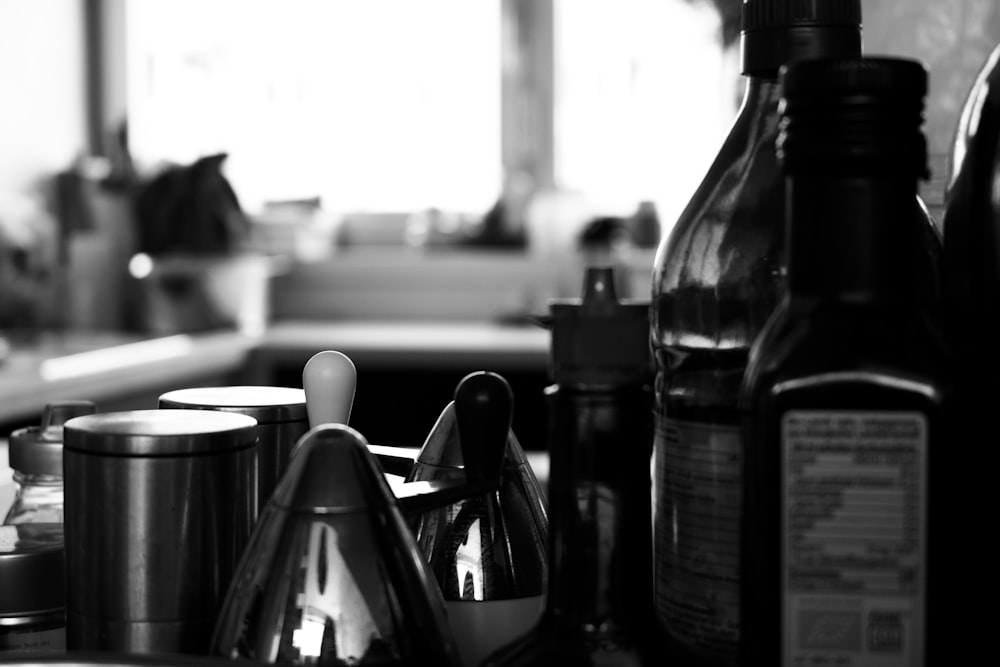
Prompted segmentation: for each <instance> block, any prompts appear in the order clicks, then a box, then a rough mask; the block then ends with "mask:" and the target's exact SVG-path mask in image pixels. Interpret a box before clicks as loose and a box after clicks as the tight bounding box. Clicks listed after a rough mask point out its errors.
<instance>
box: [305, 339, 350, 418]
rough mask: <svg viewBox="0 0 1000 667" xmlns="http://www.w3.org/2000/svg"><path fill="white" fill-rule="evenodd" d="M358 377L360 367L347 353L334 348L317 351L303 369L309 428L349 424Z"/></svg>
mask: <svg viewBox="0 0 1000 667" xmlns="http://www.w3.org/2000/svg"><path fill="white" fill-rule="evenodd" d="M357 380H358V372H357V369H356V368H355V367H354V362H353V361H351V359H350V357H348V356H347V355H346V354H344V353H342V352H336V351H334V350H324V351H322V352H317V353H316V354H314V355H313V356H312V357H311V358H310V359H309V361H307V362H306V365H305V366H304V367H303V369H302V389H303V391H305V394H306V415H307V416H308V418H309V428H316V427H317V426H320V425H322V424H347V422H348V420H349V419H350V417H351V408H352V407H353V405H354V389H355V386H356V385H357Z"/></svg>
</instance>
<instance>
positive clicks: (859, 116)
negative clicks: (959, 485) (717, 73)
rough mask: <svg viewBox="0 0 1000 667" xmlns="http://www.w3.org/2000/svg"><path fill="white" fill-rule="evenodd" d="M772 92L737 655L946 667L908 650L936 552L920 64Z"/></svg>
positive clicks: (938, 401) (937, 486)
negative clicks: (779, 268) (783, 261)
mask: <svg viewBox="0 0 1000 667" xmlns="http://www.w3.org/2000/svg"><path fill="white" fill-rule="evenodd" d="M781 85H782V95H783V99H782V110H783V120H782V130H781V135H780V137H779V139H778V157H779V161H780V162H781V164H782V167H783V170H784V172H785V174H786V176H787V191H788V211H787V224H788V227H787V243H788V255H787V276H788V292H787V296H786V298H785V299H783V301H782V303H781V305H780V306H779V309H778V310H777V312H776V313H775V314H774V316H773V317H772V318H771V319H770V320H769V322H768V324H767V326H766V327H765V329H764V331H762V333H761V334H760V336H759V337H758V339H757V341H756V342H755V344H754V346H753V348H752V351H751V355H750V359H749V363H748V367H747V372H746V377H745V384H744V385H743V388H742V393H741V409H742V414H743V417H744V419H743V440H744V448H745V449H744V465H743V470H744V485H743V489H744V492H743V517H744V521H743V525H742V533H741V534H742V550H741V574H742V579H741V580H742V586H741V605H742V610H743V614H742V618H743V638H742V641H741V647H742V651H741V658H742V661H743V663H744V664H747V665H773V666H775V667H778V666H785V667H792V666H793V665H816V664H826V665H845V666H859V665H878V666H879V667H895V666H899V667H902V666H903V665H905V666H907V667H918V666H922V665H941V664H950V663H949V662H947V661H945V662H942V661H940V660H933V659H932V658H931V657H930V654H929V652H928V651H929V649H930V643H929V642H930V637H931V636H933V629H934V627H935V623H936V622H937V620H938V619H937V618H936V617H935V616H933V615H932V613H931V611H932V606H933V605H931V604H930V601H931V599H932V598H933V597H934V596H935V595H936V589H935V588H934V587H935V586H941V585H942V582H943V581H945V580H944V579H942V578H941V576H940V575H941V573H942V572H943V570H942V568H941V567H940V564H941V562H942V560H943V559H944V558H946V557H947V556H946V555H945V554H947V551H948V550H949V549H954V548H955V546H956V545H954V544H951V545H949V544H947V543H945V542H944V541H942V535H943V533H941V532H939V531H937V529H938V528H940V527H942V526H943V522H939V521H936V520H935V518H934V517H935V515H934V514H932V506H931V503H938V505H937V508H938V509H937V510H935V511H939V510H940V508H941V507H943V505H941V504H940V503H946V502H949V501H948V500H947V495H948V489H947V487H946V485H945V484H944V481H943V480H944V478H943V477H942V473H943V471H944V470H946V468H947V465H948V460H949V459H952V458H954V455H955V451H954V450H952V451H948V448H949V447H951V446H952V445H953V444H954V443H952V442H951V441H950V440H951V437H952V432H951V421H950V410H951V406H952V401H953V390H954V378H953V373H954V370H953V365H952V359H951V354H950V351H949V349H948V346H947V345H946V343H945V339H944V335H943V332H942V330H941V326H940V320H939V319H938V318H937V317H936V316H935V314H934V313H933V312H932V308H931V306H929V305H928V303H927V302H926V299H925V297H924V295H923V294H922V293H921V281H920V279H919V276H920V275H921V273H923V272H925V271H927V267H926V266H925V265H924V264H923V262H922V258H921V252H922V250H921V247H920V244H921V238H920V234H919V229H918V228H916V227H915V226H914V225H913V224H912V223H913V217H912V201H913V197H914V194H915V193H916V191H917V185H918V181H919V180H920V179H921V178H925V177H926V176H927V166H926V165H927V148H926V141H925V139H924V135H923V133H922V122H923V109H924V97H925V95H926V93H927V73H926V70H925V68H924V67H923V65H922V64H920V63H918V62H916V61H912V60H908V59H899V58H867V59H860V58H859V59H851V60H826V61H810V62H797V63H794V64H791V65H789V66H788V67H787V68H786V69H785V70H784V71H783V74H782V78H781ZM956 516H957V515H956ZM956 516H952V517H950V518H949V517H947V516H945V515H941V518H943V519H946V520H949V521H954V520H956ZM932 539H933V540H935V542H934V546H933V547H932V543H931V540H932ZM935 549H937V550H936V551H935ZM931 565H933V566H934V567H936V568H938V569H936V570H932V569H931ZM944 574H945V575H946V576H947V575H948V573H947V572H945V573H944ZM935 577H937V578H936V579H935ZM934 611H936V612H940V613H941V614H942V615H943V614H954V613H955V612H956V611H957V609H945V608H943V607H942V606H941V605H940V602H938V603H937V606H935V607H934Z"/></svg>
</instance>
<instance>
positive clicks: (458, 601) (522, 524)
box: [406, 371, 549, 665]
mask: <svg viewBox="0 0 1000 667" xmlns="http://www.w3.org/2000/svg"><path fill="white" fill-rule="evenodd" d="M473 380H475V381H479V382H482V383H489V384H492V385H493V386H494V387H495V389H494V391H495V392H496V393H497V394H506V395H508V396H511V391H510V387H509V385H508V384H507V381H506V380H504V379H503V377H502V376H500V375H498V374H496V373H490V372H486V371H480V372H477V373H472V374H470V375H468V376H466V377H465V378H463V379H462V380H461V381H460V382H459V385H458V387H457V388H456V397H458V398H457V400H455V401H451V402H450V403H449V404H448V405H447V406H446V407H445V409H444V410H443V411H442V413H441V415H440V416H439V417H438V420H437V422H436V423H435V424H434V427H433V428H432V429H431V431H430V433H429V435H428V437H427V439H426V441H425V442H424V445H423V447H421V449H420V453H419V454H418V456H417V459H416V461H415V463H414V465H413V468H412V469H411V470H410V472H409V474H408V475H407V477H406V481H408V482H417V481H443V480H452V479H461V478H462V477H464V474H465V472H464V467H465V463H464V458H463V455H462V452H463V449H465V448H467V447H477V448H478V447H486V448H490V447H497V446H499V447H501V448H502V449H503V450H504V462H503V468H502V472H501V480H500V487H499V488H498V489H497V490H495V491H492V492H490V493H487V494H483V495H481V496H479V497H475V498H469V499H466V500H461V501H459V502H457V503H455V504H452V505H448V506H446V507H442V508H438V509H433V510H430V511H428V512H425V513H423V514H421V515H419V516H418V517H416V518H415V520H414V521H413V524H412V525H413V530H414V533H415V535H416V539H417V544H418V545H419V547H420V549H421V552H422V553H423V554H424V556H425V558H426V559H427V561H428V564H429V565H430V567H431V570H433V572H434V575H435V577H436V578H437V581H438V584H439V585H440V587H441V592H442V594H443V595H444V599H445V604H446V605H447V608H448V615H449V620H450V622H451V624H452V628H453V629H454V631H455V637H456V640H457V642H458V645H459V652H460V653H461V656H462V663H463V664H464V665H478V664H479V662H480V661H481V660H482V659H483V658H484V657H485V656H486V655H487V654H488V653H490V652H491V651H493V650H494V649H496V648H497V647H499V646H501V645H503V644H506V643H508V642H510V641H512V640H513V639H515V638H516V637H518V636H520V635H522V634H524V633H525V632H527V631H528V630H529V629H531V627H532V626H533V625H534V624H535V622H536V621H537V620H538V617H539V614H540V613H541V610H542V605H543V603H544V593H545V584H546V573H547V558H548V546H547V545H548V528H549V526H548V516H547V508H546V502H545V497H544V495H543V493H542V490H541V487H540V486H539V484H538V480H537V478H536V477H535V474H534V471H533V470H532V468H531V465H530V463H529V462H528V458H527V456H525V454H524V450H523V449H522V448H521V445H520V444H519V443H518V441H517V437H516V436H515V435H514V432H513V431H512V430H511V429H510V422H511V417H512V412H513V402H512V399H513V397H512V396H511V401H509V402H498V403H499V404H497V405H494V407H493V410H494V413H493V414H490V415H483V414H482V413H483V408H482V406H478V405H476V404H470V403H469V402H468V401H463V400H461V395H462V394H463V386H464V385H465V383H466V382H471V381H473Z"/></svg>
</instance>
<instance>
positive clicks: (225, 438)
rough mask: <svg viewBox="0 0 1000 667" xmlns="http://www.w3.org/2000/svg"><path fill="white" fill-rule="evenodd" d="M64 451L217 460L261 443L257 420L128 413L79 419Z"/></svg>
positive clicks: (69, 428) (71, 424) (69, 426)
mask: <svg viewBox="0 0 1000 667" xmlns="http://www.w3.org/2000/svg"><path fill="white" fill-rule="evenodd" d="M63 428H64V430H65V435H64V443H63V446H64V447H65V448H66V449H67V450H74V451H80V452H86V453H93V454H112V455H118V456H178V455H197V454H217V453H220V452H226V451H231V450H236V449H244V448H247V447H252V446H254V445H256V443H257V420H256V419H254V418H253V417H250V416H249V415H241V414H234V413H231V412H218V411H214V410H184V409H178V410H125V411H122V412H105V413H102V414H96V415H86V416H83V417H74V418H73V419H71V420H69V421H68V422H66V424H65V426H64V427H63Z"/></svg>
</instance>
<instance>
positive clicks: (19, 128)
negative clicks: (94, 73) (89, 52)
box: [0, 0, 86, 198]
mask: <svg viewBox="0 0 1000 667" xmlns="http://www.w3.org/2000/svg"><path fill="white" fill-rule="evenodd" d="M83 37H84V35H83V1H82V0H0V198H3V197H7V196H10V195H11V194H12V193H24V192H33V191H35V190H36V188H37V183H38V180H39V179H40V178H45V177H47V176H49V175H51V174H52V173H54V172H56V171H59V170H61V169H65V168H66V167H68V166H69V165H70V163H71V162H72V161H73V159H74V158H75V157H76V156H77V155H78V154H79V153H80V152H81V151H82V150H83V149H84V146H85V144H86V121H85V118H86V115H85V109H86V107H85V88H84V66H85V61H84V49H83Z"/></svg>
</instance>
